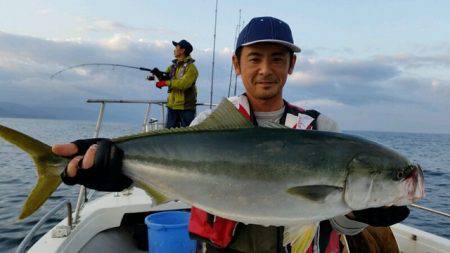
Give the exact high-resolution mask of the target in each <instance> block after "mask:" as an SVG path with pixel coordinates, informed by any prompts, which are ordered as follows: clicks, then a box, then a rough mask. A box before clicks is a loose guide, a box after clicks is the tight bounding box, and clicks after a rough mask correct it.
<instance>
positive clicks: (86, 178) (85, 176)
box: [61, 138, 132, 192]
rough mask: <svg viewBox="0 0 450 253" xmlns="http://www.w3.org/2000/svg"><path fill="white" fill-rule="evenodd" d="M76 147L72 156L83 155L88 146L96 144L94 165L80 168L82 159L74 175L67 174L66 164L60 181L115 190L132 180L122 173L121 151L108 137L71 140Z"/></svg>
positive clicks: (103, 189)
mask: <svg viewBox="0 0 450 253" xmlns="http://www.w3.org/2000/svg"><path fill="white" fill-rule="evenodd" d="M72 143H73V144H75V145H76V146H77V147H78V152H77V153H76V154H75V155H74V156H73V157H75V156H77V155H84V154H85V153H86V151H87V150H88V149H89V147H90V146H91V145H93V144H97V145H98V148H97V152H96V153H95V158H94V165H92V167H91V168H89V169H81V164H82V162H83V160H80V162H79V163H78V170H77V174H76V175H75V177H69V176H68V175H67V166H66V168H65V169H64V171H63V172H62V173H61V179H62V181H63V182H64V183H65V184H67V185H74V184H81V185H84V186H86V187H87V188H90V189H94V190H98V191H108V192H117V191H122V190H124V189H125V188H127V187H129V186H130V185H131V184H132V180H131V179H129V178H128V177H126V176H125V175H123V174H122V158H123V151H122V150H121V149H120V148H118V147H117V146H116V145H114V143H113V142H112V141H111V140H109V139H101V138H95V139H84V140H76V141H74V142H72Z"/></svg>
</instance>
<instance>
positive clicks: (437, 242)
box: [29, 188, 450, 253]
mask: <svg viewBox="0 0 450 253" xmlns="http://www.w3.org/2000/svg"><path fill="white" fill-rule="evenodd" d="M152 203H153V202H152V199H151V198H150V197H149V196H148V195H147V194H146V193H145V192H144V191H143V190H141V189H138V188H134V189H133V190H132V192H131V194H129V195H126V194H122V193H119V194H107V195H105V196H102V197H100V198H98V199H96V200H93V201H91V202H88V203H87V204H86V206H85V208H84V209H83V210H82V212H81V215H80V222H79V224H77V225H76V226H75V228H74V229H73V230H72V231H71V233H70V234H69V235H68V236H67V237H63V238H53V237H52V233H53V230H55V229H56V227H57V226H56V227H55V228H53V229H52V230H50V231H48V232H47V233H46V234H45V235H44V236H43V237H42V238H41V239H40V240H39V241H37V242H36V243H35V244H34V245H33V246H32V247H31V248H30V249H29V252H32V253H44V252H45V253H48V252H67V253H71V252H84V253H91V252H92V253H98V252H99V249H101V250H102V251H103V252H146V251H142V250H139V249H138V248H137V247H136V245H135V244H134V243H133V238H132V233H131V232H130V230H129V229H127V228H126V226H124V225H123V224H122V226H121V222H122V221H123V217H124V215H125V214H133V213H148V212H151V211H159V210H173V209H186V208H189V206H187V205H186V204H184V203H181V202H169V203H167V204H164V205H159V206H152ZM66 224H67V219H64V220H62V221H61V222H60V223H59V224H58V225H66ZM392 230H393V232H394V234H395V237H396V239H397V242H398V244H399V247H400V250H401V252H404V253H449V252H450V240H448V239H446V238H443V237H439V236H436V235H433V234H431V233H428V232H425V231H422V230H419V229H415V228H412V227H409V226H406V225H403V224H396V225H394V226H392Z"/></svg>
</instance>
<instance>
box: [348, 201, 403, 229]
mask: <svg viewBox="0 0 450 253" xmlns="http://www.w3.org/2000/svg"><path fill="white" fill-rule="evenodd" d="M353 215H355V218H354V220H356V221H359V222H362V223H366V224H368V225H370V226H373V227H388V226H391V225H394V224H395V223H399V222H401V221H403V220H404V219H406V217H408V215H409V208H408V207H407V206H390V207H377V208H368V209H364V210H359V211H353Z"/></svg>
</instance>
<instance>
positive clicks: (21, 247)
mask: <svg viewBox="0 0 450 253" xmlns="http://www.w3.org/2000/svg"><path fill="white" fill-rule="evenodd" d="M68 205H69V206H70V202H69V201H68V200H63V201H62V202H60V203H59V204H58V205H56V206H55V207H53V208H52V209H51V210H50V211H48V212H47V213H46V214H45V215H44V216H43V217H42V218H41V219H40V220H39V221H38V223H36V225H34V226H33V228H32V229H31V230H30V232H28V234H27V235H26V236H25V238H24V239H23V240H22V242H21V243H20V244H19V246H18V247H17V249H16V253H23V252H25V250H26V249H27V247H28V244H30V243H31V241H32V240H33V237H34V235H35V234H36V232H37V231H38V229H39V228H41V226H42V225H44V223H45V222H46V221H47V220H48V219H50V218H51V217H52V216H53V215H54V214H55V213H56V212H58V211H59V210H60V209H62V208H63V207H64V206H68ZM70 210H71V208H68V216H69V217H70V216H71V214H72V212H71V211H70ZM68 222H69V224H68V226H70V227H71V226H72V220H71V219H70V218H69V219H68Z"/></svg>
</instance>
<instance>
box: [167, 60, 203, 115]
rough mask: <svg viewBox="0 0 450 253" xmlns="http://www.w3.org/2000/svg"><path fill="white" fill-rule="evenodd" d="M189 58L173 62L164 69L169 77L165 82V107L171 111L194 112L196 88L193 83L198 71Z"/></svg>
mask: <svg viewBox="0 0 450 253" xmlns="http://www.w3.org/2000/svg"><path fill="white" fill-rule="evenodd" d="M194 61H195V60H194V59H192V58H191V57H190V56H188V57H186V58H184V59H183V60H182V61H178V60H177V59H175V60H173V61H172V62H173V64H172V65H171V66H169V67H168V68H167V69H166V72H167V73H169V75H170V78H171V79H170V80H167V85H168V87H169V89H168V93H169V96H168V97H167V107H169V108H170V109H172V110H194V109H195V105H196V103H197V88H196V86H195V82H196V81H197V77H198V70H197V68H196V67H195V65H194Z"/></svg>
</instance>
